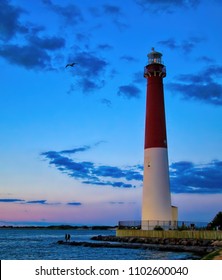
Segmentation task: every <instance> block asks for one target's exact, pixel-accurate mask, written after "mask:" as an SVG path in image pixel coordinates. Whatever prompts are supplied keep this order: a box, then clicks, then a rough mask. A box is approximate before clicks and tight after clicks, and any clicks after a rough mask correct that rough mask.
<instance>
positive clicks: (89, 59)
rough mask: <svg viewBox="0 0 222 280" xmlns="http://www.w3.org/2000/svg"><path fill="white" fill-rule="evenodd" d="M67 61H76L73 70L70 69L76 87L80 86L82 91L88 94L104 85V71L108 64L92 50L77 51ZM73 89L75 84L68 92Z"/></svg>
mask: <svg viewBox="0 0 222 280" xmlns="http://www.w3.org/2000/svg"><path fill="white" fill-rule="evenodd" d="M69 61H76V62H77V63H78V65H77V66H76V69H75V71H73V69H70V71H71V73H72V74H73V76H74V78H75V80H76V84H77V88H79V87H80V88H81V89H82V91H83V92H84V93H86V94H90V93H92V92H93V91H95V90H97V89H100V88H102V87H104V85H105V72H106V69H107V66H108V62H107V61H106V60H105V59H103V58H101V57H99V55H98V54H95V53H93V52H88V51H79V52H76V54H75V56H73V57H70V58H69ZM86 77H87V79H86ZM75 89H76V86H75V85H72V86H71V88H70V90H69V93H71V92H72V91H74V90H75Z"/></svg>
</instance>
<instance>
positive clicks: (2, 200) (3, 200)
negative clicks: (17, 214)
mask: <svg viewBox="0 0 222 280" xmlns="http://www.w3.org/2000/svg"><path fill="white" fill-rule="evenodd" d="M23 201H25V200H23V199H17V198H0V203H1V202H6V203H14V202H23Z"/></svg>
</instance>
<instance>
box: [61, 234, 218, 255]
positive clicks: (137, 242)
mask: <svg viewBox="0 0 222 280" xmlns="http://www.w3.org/2000/svg"><path fill="white" fill-rule="evenodd" d="M91 240H93V242H77V241H72V242H65V241H63V240H59V241H58V242H57V243H58V244H61V245H69V246H84V247H103V248H105V247H106V248H127V249H149V250H152V249H153V250H159V251H174V252H192V253H195V254H198V255H200V256H203V255H206V254H208V253H210V252H213V251H215V250H218V248H219V247H222V241H216V240H197V239H176V238H164V239H163V238H144V237H143V238H142V237H117V236H102V235H98V236H94V237H92V238H91ZM96 241H98V242H96Z"/></svg>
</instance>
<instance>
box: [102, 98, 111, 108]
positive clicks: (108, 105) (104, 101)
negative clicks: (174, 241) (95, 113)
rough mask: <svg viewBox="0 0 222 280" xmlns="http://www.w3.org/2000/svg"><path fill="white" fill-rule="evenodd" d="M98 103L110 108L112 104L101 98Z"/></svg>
mask: <svg viewBox="0 0 222 280" xmlns="http://www.w3.org/2000/svg"><path fill="white" fill-rule="evenodd" d="M100 102H101V103H102V104H105V105H106V106H107V107H111V105H112V102H111V101H110V100H109V99H107V98H101V99H100Z"/></svg>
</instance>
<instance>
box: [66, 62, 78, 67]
mask: <svg viewBox="0 0 222 280" xmlns="http://www.w3.org/2000/svg"><path fill="white" fill-rule="evenodd" d="M75 64H77V63H76V62H73V63H68V64H67V65H66V67H69V66H70V67H73V66H74V65H75Z"/></svg>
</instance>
